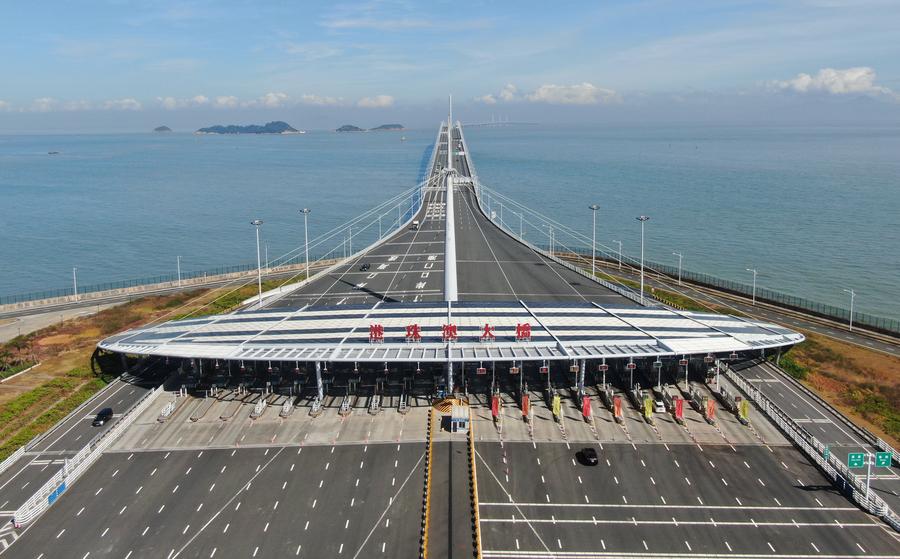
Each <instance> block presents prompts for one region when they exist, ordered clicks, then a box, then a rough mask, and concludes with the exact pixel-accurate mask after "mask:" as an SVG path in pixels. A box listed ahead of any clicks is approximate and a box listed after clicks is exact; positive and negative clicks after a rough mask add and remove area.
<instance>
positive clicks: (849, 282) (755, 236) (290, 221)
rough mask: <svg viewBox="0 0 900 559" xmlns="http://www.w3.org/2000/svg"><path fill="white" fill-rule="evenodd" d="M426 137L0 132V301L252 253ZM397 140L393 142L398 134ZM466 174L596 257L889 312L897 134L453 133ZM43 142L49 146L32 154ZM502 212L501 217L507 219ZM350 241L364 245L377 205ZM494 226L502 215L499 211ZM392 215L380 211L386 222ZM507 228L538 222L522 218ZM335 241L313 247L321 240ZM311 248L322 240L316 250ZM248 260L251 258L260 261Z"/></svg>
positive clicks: (748, 130) (378, 176) (331, 207)
mask: <svg viewBox="0 0 900 559" xmlns="http://www.w3.org/2000/svg"><path fill="white" fill-rule="evenodd" d="M435 133H436V128H435V129H434V130H407V131H404V132H402V133H396V132H384V133H347V134H338V133H334V132H309V133H307V134H305V135H294V136H243V135H242V136H194V135H192V134H179V133H173V134H130V135H52V136H51V135H28V136H0V230H2V242H0V264H2V265H0V295H13V294H17V293H25V292H30V291H36V290H41V289H45V288H58V287H67V286H71V281H72V268H73V267H76V266H77V268H78V270H77V274H78V282H79V284H81V285H88V284H92V283H100V282H106V281H115V280H125V279H130V278H140V277H145V276H153V275H157V274H172V273H174V272H175V269H176V257H177V256H181V262H182V269H183V270H185V271H188V270H204V269H209V268H213V267H217V266H221V265H233V264H249V263H253V264H255V260H256V239H255V232H254V230H253V226H251V225H250V221H251V220H253V219H262V220H263V221H264V224H263V226H262V227H261V238H262V247H263V251H265V246H266V245H268V253H269V257H270V259H271V260H275V259H276V258H277V257H278V256H280V255H282V254H285V253H288V252H289V251H291V250H292V249H296V248H297V247H299V246H301V245H302V243H303V219H302V215H301V214H300V213H299V212H298V210H299V209H300V208H303V207H309V208H310V209H311V210H312V212H311V213H310V214H309V229H310V237H311V238H313V237H316V236H317V235H319V234H321V233H323V232H325V231H327V230H331V229H333V228H342V227H343V224H345V223H346V221H347V219H348V218H350V217H352V216H356V215H358V214H360V213H362V212H364V211H366V210H367V209H369V208H371V207H372V206H375V205H376V204H378V203H380V202H382V201H383V200H386V199H388V198H390V197H391V196H394V195H396V194H399V193H401V192H402V191H404V190H406V189H408V188H410V187H412V186H413V185H415V184H416V181H417V180H418V178H419V177H420V173H421V172H422V167H423V162H424V161H425V159H427V155H426V154H427V153H428V147H429V146H430V145H431V143H432V142H433V141H434V135H435ZM401 135H402V136H403V137H405V138H406V140H405V141H401V139H400V138H401ZM466 139H467V141H468V143H469V147H470V149H471V151H472V157H473V160H474V163H475V166H476V169H477V172H478V174H479V177H480V179H481V181H482V182H483V183H484V184H486V185H487V186H489V187H490V188H493V189H495V190H497V191H499V192H502V193H504V194H506V195H508V196H510V197H512V198H515V199H516V200H518V201H520V202H522V203H524V204H526V205H528V206H530V207H532V208H535V209H538V210H539V211H541V212H542V213H544V214H546V215H548V216H550V217H552V218H554V219H556V220H559V221H561V222H564V223H566V224H567V225H569V226H570V227H573V228H576V229H578V230H579V231H581V232H583V233H584V234H585V235H590V233H591V210H590V209H588V205H590V204H598V205H599V206H600V209H599V210H598V213H597V240H598V245H599V246H600V248H601V251H608V250H612V251H615V250H617V246H618V245H617V244H614V243H612V241H613V240H620V241H622V243H623V249H624V251H625V252H626V253H627V254H630V255H635V256H636V255H637V254H638V253H639V249H640V226H639V223H638V222H637V221H636V220H635V217H636V216H638V215H642V214H644V215H648V216H650V218H651V219H650V221H648V222H646V225H645V227H646V228H645V251H646V255H647V258H648V259H652V260H654V261H657V262H663V263H667V264H669V265H673V266H674V265H677V257H676V256H674V255H673V254H672V253H673V252H678V253H681V254H682V255H683V259H684V260H683V262H684V267H685V269H690V270H694V271H700V272H706V273H710V274H714V275H717V276H720V277H723V278H726V279H730V280H735V281H742V282H744V283H746V284H749V283H750V282H751V280H752V276H751V274H750V272H747V271H746V270H747V268H751V269H756V270H758V278H757V282H758V285H759V286H760V287H766V288H770V289H776V290H780V291H783V292H786V293H790V294H794V295H798V296H802V297H806V298H809V299H813V300H817V301H821V302H824V303H830V304H834V305H838V306H843V307H847V306H848V304H849V299H848V295H847V294H846V293H845V292H844V291H843V290H844V289H854V290H855V291H856V292H857V294H858V295H857V298H856V309H857V310H859V311H863V312H868V313H871V314H875V315H879V316H885V317H888V318H898V317H900V287H898V283H897V282H898V278H900V129H897V128H829V127H810V128H798V127H786V128H773V127H693V126H678V127H675V126H672V127H658V126H613V127H608V126H591V127H588V126H583V127H554V126H540V125H537V126H523V125H520V126H505V127H469V128H466ZM51 151H54V152H59V153H58V154H54V155H50V154H49V153H48V152H51ZM510 211H515V210H510ZM373 217H374V218H375V219H369V220H367V222H366V223H368V225H369V228H368V229H366V230H365V231H364V232H362V233H359V232H358V231H356V232H353V236H354V240H353V244H354V247H355V248H358V247H360V246H363V245H364V244H367V243H368V242H371V240H373V239H374V238H376V237H377V225H376V223H377V216H373ZM504 217H505V219H506V220H507V222H509V224H510V225H511V226H512V227H513V228H514V229H517V228H518V218H510V217H509V216H504ZM396 219H397V215H396V209H394V210H393V211H385V212H384V215H383V216H382V221H383V227H384V229H385V230H386V229H387V227H388V225H389V223H390V221H392V220H393V221H396ZM525 229H526V236H528V238H530V239H531V240H534V241H537V242H546V241H547V233H546V230H544V231H543V232H542V231H541V230H540V229H539V228H538V227H537V226H536V225H535V224H533V223H532V224H529V223H526V224H525ZM347 236H348V232H347V231H343V232H341V233H340V234H339V235H336V236H335V237H334V238H333V239H331V240H330V241H329V243H325V244H323V245H320V246H319V247H317V249H316V251H314V253H318V252H323V251H324V250H326V248H328V250H337V251H338V254H340V253H341V250H342V245H343V244H344V242H345V238H346V237H347ZM326 245H327V247H326ZM263 258H264V257H263Z"/></svg>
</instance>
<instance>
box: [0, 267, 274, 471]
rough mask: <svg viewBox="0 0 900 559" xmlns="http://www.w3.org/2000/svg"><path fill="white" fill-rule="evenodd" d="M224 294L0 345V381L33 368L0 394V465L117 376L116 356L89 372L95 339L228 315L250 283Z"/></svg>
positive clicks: (163, 298)
mask: <svg viewBox="0 0 900 559" xmlns="http://www.w3.org/2000/svg"><path fill="white" fill-rule="evenodd" d="M283 283H284V280H270V281H265V282H263V289H264V290H268V289H274V288H276V287H279V286H280V285H282V284H283ZM229 290H230V288H221V289H213V290H209V289H198V290H193V291H189V292H184V293H177V294H173V295H151V296H147V297H143V298H140V299H135V300H134V301H131V302H128V303H124V304H122V305H117V306H115V307H110V308H108V309H104V310H102V311H100V312H99V313H96V314H94V315H92V316H87V317H81V318H76V319H71V320H67V321H65V322H62V323H58V324H54V325H52V326H49V327H47V328H44V329H42V330H39V331H37V332H34V333H31V334H28V335H25V336H18V337H17V338H15V339H13V340H10V341H9V342H7V343H5V344H2V345H0V376H6V375H12V374H15V372H18V371H19V370H23V369H25V368H27V367H28V366H30V365H31V364H32V363H35V362H40V363H41V365H40V366H38V367H36V368H35V369H34V370H33V371H31V372H29V373H28V374H25V375H22V376H21V377H18V378H17V379H16V380H17V382H16V383H15V386H9V385H3V386H2V388H0V460H2V459H3V458H5V457H7V456H9V455H10V454H11V453H12V452H15V450H16V449H17V448H19V447H20V446H22V445H24V444H26V443H27V442H28V441H30V440H32V439H33V438H34V437H36V436H38V435H40V434H41V433H44V432H46V431H47V430H48V429H50V428H52V427H53V426H54V425H55V424H56V423H57V422H58V421H59V420H61V419H62V418H64V417H65V416H66V415H67V414H69V413H70V412H71V411H72V410H74V409H75V408H76V407H78V406H79V405H80V404H81V403H82V402H84V401H85V400H87V399H88V398H90V397H91V395H93V394H95V393H96V392H97V391H99V390H100V389H102V388H103V387H104V386H106V384H108V383H109V382H111V381H112V380H113V379H115V378H116V377H117V376H118V375H119V374H120V372H121V362H120V359H119V356H116V355H101V356H99V357H98V359H97V360H96V361H95V362H94V363H93V368H92V367H90V366H89V364H90V363H91V358H92V354H93V352H94V349H95V348H96V346H97V342H99V341H100V339H102V338H104V337H106V336H109V335H111V334H114V333H117V332H121V331H123V330H127V329H129V328H135V327H138V326H140V325H143V324H146V323H147V322H150V321H154V320H171V319H172V318H173V315H175V314H177V313H181V314H180V316H182V317H184V316H192V317H193V316H202V315H203V314H219V313H224V312H229V311H231V310H234V309H235V308H237V307H238V306H239V305H240V304H241V302H242V301H244V300H246V299H249V298H251V297H253V296H254V295H256V293H257V286H256V284H255V283H253V284H250V285H246V286H244V287H241V288H240V289H237V290H235V291H234V292H233V293H228V291H229ZM94 369H97V373H96V374H95V372H94ZM10 384H12V383H10Z"/></svg>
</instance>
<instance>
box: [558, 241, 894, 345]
mask: <svg viewBox="0 0 900 559" xmlns="http://www.w3.org/2000/svg"><path fill="white" fill-rule="evenodd" d="M567 251H569V252H573V253H575V254H578V255H580V256H590V254H591V250H590V247H587V248H582V247H574V248H573V247H567ZM597 261H598V262H599V261H603V262H604V263H606V264H613V265H615V264H616V263H617V260H616V259H615V258H613V257H612V255H611V256H609V257H607V256H601V255H600V251H599V250H598V251H597ZM644 263H645V265H646V266H647V267H649V268H652V269H653V271H652V272H649V275H653V274H654V272H659V273H661V274H662V275H664V276H666V277H667V278H669V279H671V280H674V279H677V278H678V268H677V267H675V266H670V265H668V264H660V263H659V262H653V261H650V260H646V259H645V260H644ZM681 278H682V281H687V282H690V283H693V284H696V285H701V286H704V287H709V288H712V289H717V290H720V291H725V292H728V293H734V294H736V295H741V296H743V297H747V298H750V297H752V295H753V287H752V285H746V284H744V283H741V282H737V281H732V280H727V279H724V278H720V277H718V276H714V275H711V274H706V273H703V272H694V271H691V270H686V269H682V270H681ZM756 300H757V302H763V303H769V304H772V305H776V306H780V307H785V308H788V309H792V310H796V311H800V312H806V313H810V314H813V315H816V316H819V317H822V318H827V319H831V320H834V321H837V322H843V323H846V322H849V320H850V311H849V309H845V308H842V307H837V306H834V305H829V304H827V303H820V302H818V301H812V300H810V299H806V298H804V297H798V296H795V295H789V294H787V293H782V292H780V291H775V290H774V289H767V288H765V287H759V286H757V287H756ZM853 325H854V326H865V327H869V328H871V329H873V330H876V331H880V332H884V333H886V334H893V335H898V334H900V320H897V319H892V318H885V317H881V316H875V315H871V314H867V313H863V312H859V311H857V310H855V309H854V311H853Z"/></svg>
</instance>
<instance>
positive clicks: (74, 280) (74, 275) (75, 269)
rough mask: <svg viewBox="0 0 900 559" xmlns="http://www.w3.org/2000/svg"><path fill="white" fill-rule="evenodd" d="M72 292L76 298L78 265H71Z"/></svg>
mask: <svg viewBox="0 0 900 559" xmlns="http://www.w3.org/2000/svg"><path fill="white" fill-rule="evenodd" d="M72 292H73V293H75V300H76V301H77V300H78V266H72Z"/></svg>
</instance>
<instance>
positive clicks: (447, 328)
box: [441, 324, 456, 342]
mask: <svg viewBox="0 0 900 559" xmlns="http://www.w3.org/2000/svg"><path fill="white" fill-rule="evenodd" d="M441 338H443V340H444V341H445V342H452V341H454V340H456V324H444V325H442V326H441Z"/></svg>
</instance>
